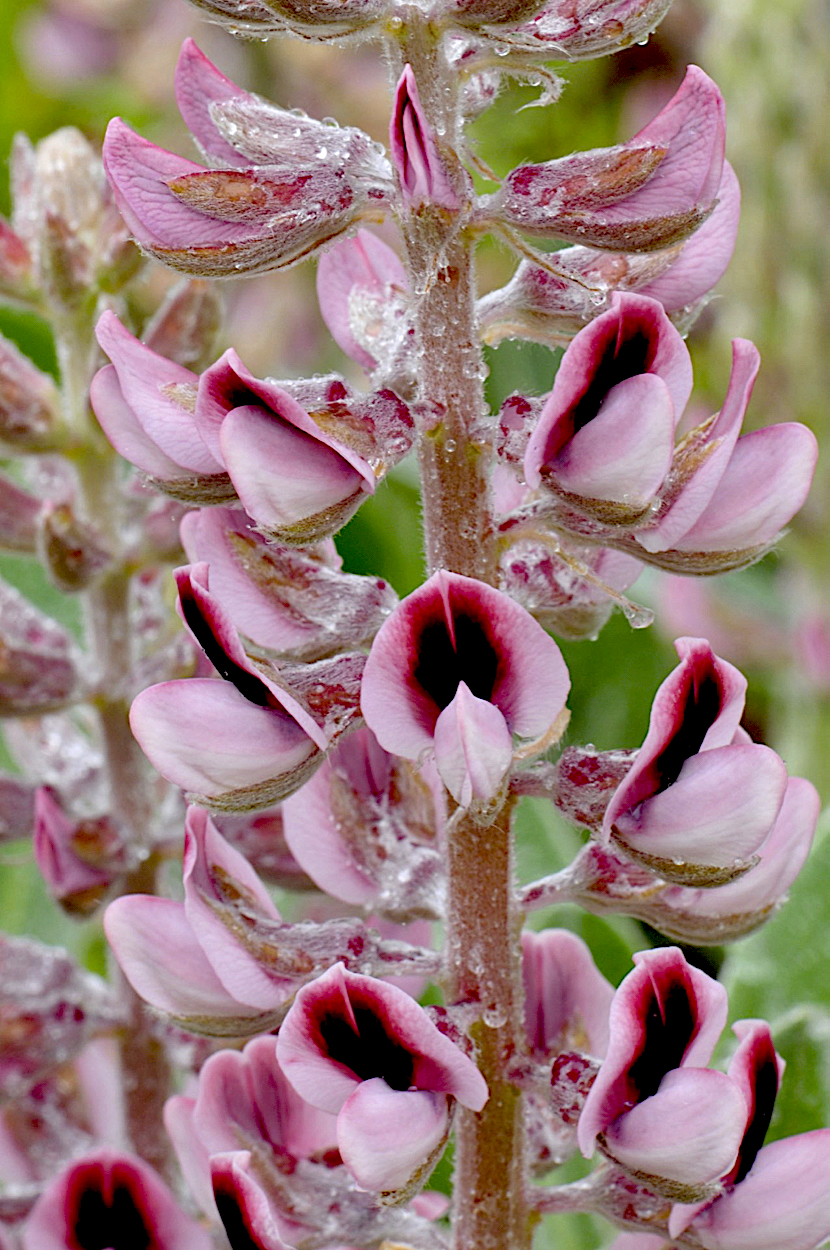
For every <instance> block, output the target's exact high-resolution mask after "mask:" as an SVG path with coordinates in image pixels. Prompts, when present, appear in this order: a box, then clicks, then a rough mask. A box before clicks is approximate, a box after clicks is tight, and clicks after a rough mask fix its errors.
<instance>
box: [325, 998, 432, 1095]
mask: <svg viewBox="0 0 830 1250" xmlns="http://www.w3.org/2000/svg"><path fill="white" fill-rule="evenodd" d="M353 1011H354V1018H355V1024H356V1025H357V1032H355V1030H354V1029H353V1028H352V1026H351V1024H350V1023H349V1021H348V1020H346V1019H344V1018H343V1016H337V1015H334V1014H331V1015H326V1016H324V1017H323V1019H322V1020H321V1021H320V1025H319V1030H320V1036H321V1037H322V1039H323V1043H324V1045H325V1047H326V1050H327V1051H328V1055H329V1058H331V1059H334V1060H335V1062H336V1063H342V1064H343V1066H344V1067H346V1068H350V1069H351V1070H352V1072H354V1074H355V1076H358V1077H360V1079H361V1081H369V1080H371V1079H372V1078H373V1077H378V1076H379V1077H381V1079H382V1080H384V1081H385V1082H386V1084H387V1085H388V1086H390V1088H391V1089H398V1090H406V1089H409V1087H410V1085H411V1084H412V1073H413V1069H414V1063H413V1057H412V1055H411V1054H410V1052H409V1051H408V1050H407V1049H406V1047H404V1046H402V1045H401V1044H400V1043H399V1042H396V1041H394V1040H393V1039H392V1038H391V1037H390V1036H389V1034H388V1033H387V1032H386V1029H385V1028H384V1027H383V1024H382V1022H381V1021H380V1020H379V1019H378V1017H377V1016H376V1015H375V1013H374V1012H373V1011H372V1010H371V1009H370V1008H368V1007H353Z"/></svg>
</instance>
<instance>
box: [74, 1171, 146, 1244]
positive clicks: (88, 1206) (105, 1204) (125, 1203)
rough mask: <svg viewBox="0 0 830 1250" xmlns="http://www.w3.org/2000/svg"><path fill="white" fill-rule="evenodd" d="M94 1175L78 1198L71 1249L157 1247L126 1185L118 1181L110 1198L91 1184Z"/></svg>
mask: <svg viewBox="0 0 830 1250" xmlns="http://www.w3.org/2000/svg"><path fill="white" fill-rule="evenodd" d="M93 1179H94V1178H93V1176H90V1177H89V1178H88V1187H87V1188H85V1189H83V1190H82V1191H81V1192H80V1193H79V1194H78V1195H77V1198H76V1202H77V1209H76V1211H75V1213H74V1217H73V1218H72V1220H71V1225H70V1231H71V1236H72V1238H73V1241H72V1250H111V1248H112V1247H114V1248H115V1250H157V1242H156V1239H155V1236H154V1235H153V1233H152V1231H151V1230H150V1229H149V1228H148V1227H147V1222H146V1220H145V1218H144V1214H143V1212H142V1211H141V1210H140V1209H139V1207H138V1204H137V1203H136V1200H135V1196H134V1194H133V1193H132V1191H131V1190H130V1189H129V1188H128V1187H127V1185H125V1184H124V1183H123V1182H122V1183H120V1184H119V1183H116V1184H115V1185H114V1187H113V1190H112V1196H111V1198H110V1199H109V1200H107V1199H106V1198H105V1197H104V1195H103V1194H102V1193H101V1190H100V1188H98V1187H96V1186H94V1184H89V1181H93Z"/></svg>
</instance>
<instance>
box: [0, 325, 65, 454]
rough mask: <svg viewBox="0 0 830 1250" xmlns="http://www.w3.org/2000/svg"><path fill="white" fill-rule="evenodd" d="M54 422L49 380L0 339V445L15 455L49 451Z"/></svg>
mask: <svg viewBox="0 0 830 1250" xmlns="http://www.w3.org/2000/svg"><path fill="white" fill-rule="evenodd" d="M57 420H58V392H57V387H56V386H55V384H54V382H53V381H52V379H51V378H50V377H49V376H48V374H45V373H41V371H40V369H37V368H35V366H34V365H33V364H32V362H31V361H30V360H29V359H27V357H26V356H24V355H23V353H22V352H20V351H18V349H17V348H16V347H15V345H14V343H11V342H9V340H8V339H6V338H3V336H2V335H0V441H2V442H3V443H5V444H6V445H7V446H9V447H12V448H14V450H15V451H18V452H19V451H47V450H50V449H51V446H52V445H53V439H54V432H55V425H56V423H57Z"/></svg>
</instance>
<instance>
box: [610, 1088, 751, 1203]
mask: <svg viewBox="0 0 830 1250" xmlns="http://www.w3.org/2000/svg"><path fill="white" fill-rule="evenodd" d="M745 1122H746V1104H745V1103H744V1099H743V1095H742V1094H741V1091H740V1089H739V1088H738V1086H737V1085H736V1084H735V1083H734V1081H732V1080H730V1078H729V1077H728V1076H726V1075H725V1074H724V1073H723V1072H715V1071H713V1070H712V1069H711V1068H675V1069H673V1070H672V1071H670V1072H667V1073H666V1075H665V1076H664V1077H663V1080H662V1081H661V1082H660V1087H659V1089H658V1090H657V1093H656V1094H653V1095H652V1096H651V1097H650V1098H646V1099H645V1100H644V1101H643V1102H640V1103H637V1105H636V1106H635V1107H632V1108H631V1110H630V1111H626V1112H625V1113H624V1114H623V1115H621V1116H620V1117H619V1119H617V1120H615V1121H614V1123H613V1124H611V1125H609V1127H608V1129H607V1130H606V1132H605V1140H606V1143H607V1149H608V1151H609V1153H610V1154H611V1155H612V1156H613V1158H615V1159H616V1160H618V1162H620V1163H621V1164H622V1165H623V1167H626V1168H630V1169H631V1170H632V1171H634V1172H638V1173H640V1174H645V1175H648V1176H658V1177H661V1178H665V1179H666V1180H669V1181H677V1182H679V1183H680V1184H681V1185H703V1184H705V1183H706V1182H707V1181H713V1180H717V1178H718V1177H720V1176H723V1175H725V1174H726V1173H727V1172H728V1171H729V1169H730V1168H731V1166H732V1164H733V1163H734V1162H735V1157H736V1155H737V1153H738V1147H739V1145H740V1141H741V1137H742V1135H743V1131H744V1124H745Z"/></svg>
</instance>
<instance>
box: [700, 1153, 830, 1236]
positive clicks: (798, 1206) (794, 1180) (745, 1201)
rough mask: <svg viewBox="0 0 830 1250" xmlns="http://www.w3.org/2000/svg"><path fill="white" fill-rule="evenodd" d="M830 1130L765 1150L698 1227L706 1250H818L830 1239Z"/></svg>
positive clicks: (712, 1206) (703, 1217)
mask: <svg viewBox="0 0 830 1250" xmlns="http://www.w3.org/2000/svg"><path fill="white" fill-rule="evenodd" d="M828 1174H830V1129H816V1130H814V1131H813V1132H811V1133H801V1134H800V1135H799V1136H797V1137H786V1138H784V1139H783V1140H781V1141H776V1142H772V1144H771V1145H769V1146H765V1147H764V1149H763V1150H762V1151H761V1152H760V1153H759V1155H758V1158H757V1159H756V1161H755V1166H754V1167H753V1168H752V1171H751V1172H750V1173H749V1175H748V1176H747V1177H746V1178H745V1179H744V1180H743V1181H741V1183H740V1185H736V1186H735V1188H734V1189H733V1190H731V1191H730V1192H729V1193H727V1194H724V1195H723V1197H722V1198H719V1199H718V1201H717V1202H714V1203H712V1205H711V1206H710V1207H708V1208H707V1209H706V1210H705V1211H703V1212H702V1213H701V1214H700V1215H699V1216H698V1217H697V1219H696V1221H695V1232H696V1233H697V1235H698V1236H699V1238H700V1240H701V1242H702V1243H703V1245H704V1246H705V1247H706V1250H814V1247H816V1246H819V1245H821V1244H822V1243H823V1242H824V1241H825V1240H826V1238H827V1237H830V1187H828V1184H827V1177H828Z"/></svg>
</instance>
